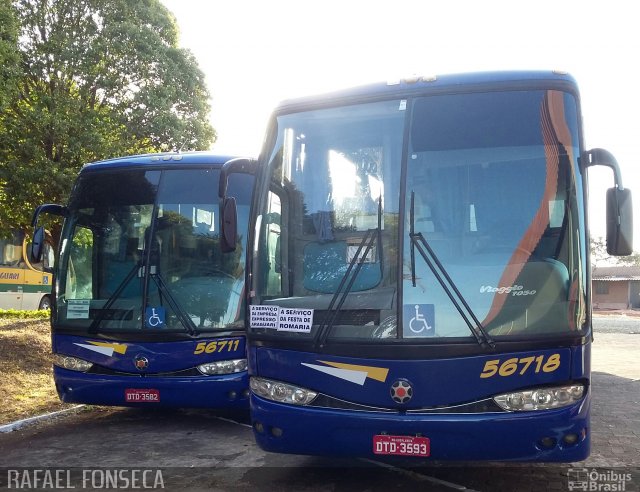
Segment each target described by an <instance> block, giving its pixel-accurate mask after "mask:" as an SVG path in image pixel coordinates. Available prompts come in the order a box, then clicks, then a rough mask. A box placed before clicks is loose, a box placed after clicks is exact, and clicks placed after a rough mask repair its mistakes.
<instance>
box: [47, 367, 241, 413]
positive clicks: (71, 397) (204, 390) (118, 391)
mask: <svg viewBox="0 0 640 492" xmlns="http://www.w3.org/2000/svg"><path fill="white" fill-rule="evenodd" d="M53 377H54V380H55V383H56V390H57V391H58V396H59V397H60V399H61V400H62V401H63V402H65V403H85V404H90V405H108V406H132V407H175V408H216V409H244V410H246V409H248V408H249V396H248V394H249V389H248V388H249V380H248V377H247V372H246V371H245V372H241V373H236V374H228V375H222V376H190V377H151V376H147V377H141V376H135V375H133V376H120V375H117V376H116V375H102V374H86V373H82V372H77V371H70V370H67V369H62V368H60V367H57V366H54V367H53ZM131 390H134V391H131ZM128 394H129V395H133V396H136V395H152V396H154V398H153V399H149V400H143V398H137V399H136V398H134V397H132V396H129V397H127V395H128ZM155 395H157V396H155Z"/></svg>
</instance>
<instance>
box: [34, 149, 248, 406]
mask: <svg viewBox="0 0 640 492" xmlns="http://www.w3.org/2000/svg"><path fill="white" fill-rule="evenodd" d="M229 159H230V158H229V157H226V156H219V155H213V154H211V153H207V152H192V153H170V154H149V155H139V156H133V157H123V158H118V159H112V160H106V161H100V162H95V163H91V164H87V165H85V166H84V167H83V168H82V170H81V172H80V174H79V176H78V178H77V181H76V183H75V185H74V187H73V190H72V193H71V197H70V199H69V203H68V204H67V205H66V206H61V205H53V204H47V205H42V206H40V207H39V208H38V209H37V210H36V212H35V215H34V227H36V226H37V222H38V216H39V215H41V214H43V213H49V214H53V215H58V216H62V217H64V225H63V228H62V233H61V237H60V240H59V249H58V256H57V259H56V265H55V270H54V289H53V298H52V301H53V302H52V306H51V327H52V348H53V355H54V368H53V375H54V380H55V384H56V388H57V391H58V394H59V396H60V398H61V400H62V401H64V402H73V403H89V404H97V405H116V406H171V407H207V408H228V409H235V408H237V409H247V408H248V394H249V390H248V387H249V384H248V377H247V359H246V348H245V329H244V297H245V296H244V279H245V266H244V265H245V256H244V255H245V253H244V251H245V249H246V247H247V235H246V228H247V224H248V220H249V207H250V204H251V196H252V192H253V183H254V177H253V176H252V175H251V174H250V173H235V174H234V175H233V176H231V177H230V178H229V180H228V184H227V186H228V189H229V190H230V192H233V193H234V196H235V198H236V203H237V209H236V212H237V218H236V220H237V222H238V224H239V225H240V228H241V231H242V232H241V234H238V235H237V237H236V239H237V244H236V245H235V251H231V252H223V251H222V249H221V247H220V226H219V222H220V217H219V214H218V211H219V198H218V193H219V180H220V175H221V168H222V166H223V164H224V163H225V162H226V161H227V160H229ZM41 231H42V228H41V227H40V228H36V232H35V233H34V237H36V238H38V237H41ZM34 244H35V245H36V247H35V248H34V250H33V251H32V255H33V256H35V257H36V258H37V257H38V255H39V254H40V252H39V251H38V248H37V246H38V244H39V240H37V239H36V240H34Z"/></svg>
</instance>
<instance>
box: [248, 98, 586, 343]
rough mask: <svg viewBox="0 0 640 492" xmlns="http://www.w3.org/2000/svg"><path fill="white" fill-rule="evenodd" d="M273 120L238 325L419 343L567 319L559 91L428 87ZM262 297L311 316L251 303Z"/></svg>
mask: <svg viewBox="0 0 640 492" xmlns="http://www.w3.org/2000/svg"><path fill="white" fill-rule="evenodd" d="M274 121H275V126H274V128H272V130H271V134H272V135H273V143H272V146H271V148H270V150H269V152H267V156H268V162H266V163H265V164H266V165H267V166H268V167H267V172H268V173H269V174H270V179H267V180H265V184H264V189H262V190H261V192H260V193H261V194H260V207H261V209H260V211H259V220H258V223H257V230H256V241H257V243H256V244H257V246H256V254H255V255H254V261H253V265H252V279H253V282H254V284H253V285H252V287H251V290H252V292H253V293H254V297H253V299H252V303H253V304H254V306H252V308H251V309H252V313H255V314H256V315H255V316H252V318H253V320H252V321H251V325H250V328H251V333H252V334H253V335H254V336H257V337H288V338H293V339H297V340H308V341H310V342H311V341H314V342H315V343H316V344H322V343H324V342H325V341H326V342H332V341H333V342H336V343H340V342H348V341H349V340H353V339H358V340H362V339H367V340H370V341H372V342H379V343H385V342H386V341H389V342H393V343H397V342H398V341H399V340H400V341H401V340H405V341H409V342H411V343H430V342H433V341H437V340H442V339H449V340H452V339H456V338H467V337H473V336H474V335H475V336H476V337H477V338H480V337H482V333H483V332H484V333H485V334H487V335H490V336H491V337H492V338H493V339H495V340H500V339H513V338H514V337H537V336H546V335H563V334H564V335H568V334H570V333H571V332H575V331H580V330H582V328H583V325H584V324H585V321H586V312H585V311H586V308H585V305H586V304H585V303H586V285H585V279H586V262H585V258H586V251H585V247H586V245H585V232H584V228H583V227H581V226H580V224H583V223H584V216H583V214H584V204H583V203H581V202H578V198H577V197H581V196H583V194H582V186H583V183H582V174H581V170H580V167H579V165H578V159H579V155H580V138H581V136H580V135H579V134H578V125H579V121H578V115H577V104H576V101H575V98H574V96H573V95H571V94H569V93H565V92H562V91H555V90H529V91H527V90H518V91H506V92H478V93H465V94H442V95H433V96H426V97H415V98H409V99H397V100H388V101H379V102H370V103H363V104H353V105H347V106H341V107H326V108H319V109H313V110H304V111H301V112H291V113H288V114H280V115H279V116H277V118H276V119H275V120H274ZM274 306H277V307H279V308H284V311H283V310H282V309H281V311H280V312H281V313H283V312H284V313H285V314H286V312H288V311H286V310H287V309H289V310H290V311H289V312H291V313H293V314H295V315H298V314H304V313H305V310H306V311H307V314H308V313H312V320H311V321H310V322H308V323H306V324H305V323H304V322H300V323H297V324H295V323H287V322H286V321H287V320H286V319H285V321H284V322H283V320H282V316H281V317H280V318H279V319H278V320H275V321H274V322H273V323H271V322H268V321H269V320H268V318H265V317H262V316H259V314H260V312H261V311H260V310H262V312H266V310H268V308H272V307H274ZM311 310H312V311H311ZM300 319H302V318H301V317H300ZM478 325H479V326H480V329H479V330H478Z"/></svg>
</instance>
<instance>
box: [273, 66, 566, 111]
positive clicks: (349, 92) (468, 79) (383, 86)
mask: <svg viewBox="0 0 640 492" xmlns="http://www.w3.org/2000/svg"><path fill="white" fill-rule="evenodd" d="M532 87H557V88H558V89H564V90H568V91H570V92H573V93H575V94H576V96H577V95H578V89H577V84H576V81H575V79H574V78H573V77H572V76H571V75H569V74H567V73H566V72H562V71H550V70H547V71H533V70H529V71H502V72H475V73H460V74H450V75H433V76H419V75H416V76H413V77H410V78H405V79H402V80H395V81H390V82H386V83H385V82H379V83H375V84H369V85H364V86H359V87H354V88H350V89H345V90H341V91H337V92H332V93H327V94H320V95H315V96H307V97H301V98H297V99H288V100H284V101H283V102H281V103H280V104H279V105H278V107H277V108H276V111H275V113H276V114H277V113H287V112H290V111H299V110H304V109H306V108H312V107H315V106H325V105H331V106H334V105H344V104H349V103H351V102H354V103H355V102H365V101H367V100H376V99H387V98H393V97H408V96H411V95H418V94H419V95H425V94H438V93H446V92H452V91H460V90H470V91H471V90H473V91H478V90H497V89H502V90H507V89H519V88H520V89H525V88H532Z"/></svg>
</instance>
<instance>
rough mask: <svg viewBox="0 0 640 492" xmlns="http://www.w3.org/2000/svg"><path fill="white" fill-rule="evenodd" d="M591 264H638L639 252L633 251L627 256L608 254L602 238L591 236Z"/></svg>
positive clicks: (639, 259) (639, 264) (639, 263)
mask: <svg viewBox="0 0 640 492" xmlns="http://www.w3.org/2000/svg"><path fill="white" fill-rule="evenodd" d="M591 264H592V265H593V266H602V265H604V264H609V265H627V266H640V253H638V252H635V253H633V254H631V255H629V256H609V254H608V253H607V243H606V241H605V240H604V238H601V237H595V238H594V237H592V238H591Z"/></svg>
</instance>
